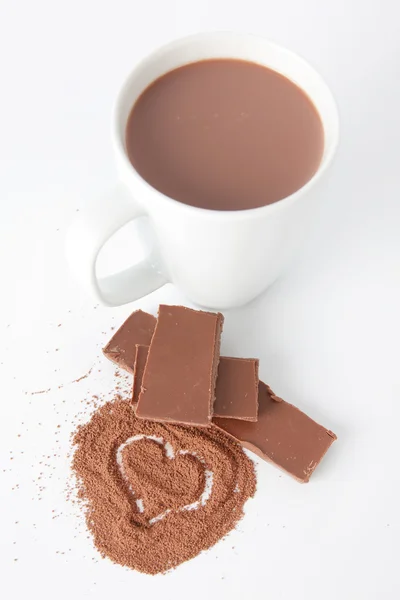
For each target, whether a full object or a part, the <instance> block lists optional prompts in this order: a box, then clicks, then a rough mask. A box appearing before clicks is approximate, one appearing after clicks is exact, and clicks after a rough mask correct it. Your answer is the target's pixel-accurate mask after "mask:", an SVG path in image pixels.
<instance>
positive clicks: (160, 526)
mask: <svg viewBox="0 0 400 600" xmlns="http://www.w3.org/2000/svg"><path fill="white" fill-rule="evenodd" d="M74 443H75V444H76V450H75V454H74V458H73V469H74V471H75V473H76V475H77V478H78V486H79V491H78V495H79V498H80V500H82V501H83V502H84V505H85V507H86V521H87V525H88V528H89V530H90V531H91V533H92V534H93V539H94V543H95V545H96V547H97V548H98V550H99V551H100V552H101V554H102V555H103V556H108V557H109V558H110V559H111V560H113V561H114V562H116V563H119V564H121V565H125V566H128V567H130V568H132V569H136V570H138V571H141V572H143V573H149V574H156V573H160V572H164V571H167V570H168V569H171V568H174V567H176V566H178V565H179V564H181V563H183V562H184V561H186V560H189V559H191V558H194V557H195V556H197V555H198V554H199V553H200V552H201V551H202V550H206V549H207V548H210V547H211V546H213V545H214V544H215V543H216V542H218V541H219V540H220V539H221V538H222V537H224V536H225V535H226V534H227V533H228V532H229V531H231V530H232V529H233V528H234V527H235V525H236V524H237V522H238V521H239V520H240V519H241V517H242V516H243V506H244V504H245V502H246V500H247V499H248V498H250V497H251V496H253V494H254V492H255V488H256V478H255V472H254V466H253V463H252V461H251V460H250V459H249V458H248V457H247V456H246V454H245V453H244V452H243V449H242V447H241V446H240V445H239V444H238V443H237V442H235V441H234V440H233V439H231V438H230V437H228V436H227V435H226V434H224V433H223V432H222V431H220V430H219V429H217V428H216V427H213V426H211V427H207V428H197V427H188V426H179V425H164V424H162V423H155V422H150V421H144V420H139V419H137V418H136V416H135V414H134V411H133V409H132V405H131V404H130V402H129V401H127V400H117V401H115V402H108V403H107V404H105V405H104V406H102V407H101V408H99V409H98V410H97V411H96V412H95V413H94V414H93V415H92V417H91V419H90V421H89V422H88V423H87V424H86V425H83V426H81V427H80V428H79V429H78V431H77V433H76V434H75V436H74Z"/></svg>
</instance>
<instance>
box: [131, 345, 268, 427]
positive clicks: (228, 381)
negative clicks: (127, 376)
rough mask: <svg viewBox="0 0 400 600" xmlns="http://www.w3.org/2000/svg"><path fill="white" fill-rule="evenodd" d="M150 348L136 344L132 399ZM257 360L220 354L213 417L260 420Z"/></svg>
mask: <svg viewBox="0 0 400 600" xmlns="http://www.w3.org/2000/svg"><path fill="white" fill-rule="evenodd" d="M148 351H149V349H148V347H146V346H136V361H135V370H134V374H133V392H132V400H133V403H134V404H135V403H136V402H137V399H138V397H139V394H140V388H141V386H142V380H143V373H144V369H145V366H146V360H147V354H148ZM257 412H258V360H256V359H253V358H229V357H226V356H221V358H220V361H219V365H218V377H217V383H216V387H215V402H214V416H224V417H226V418H231V419H244V420H246V421H257Z"/></svg>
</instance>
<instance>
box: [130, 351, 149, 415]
mask: <svg viewBox="0 0 400 600" xmlns="http://www.w3.org/2000/svg"><path fill="white" fill-rule="evenodd" d="M148 353H149V347H148V346H139V345H138V344H136V358H135V368H134V370H133V387H132V402H133V404H137V401H138V399H139V395H140V388H141V387H142V381H143V375H144V369H145V367H146V362H147V355H148Z"/></svg>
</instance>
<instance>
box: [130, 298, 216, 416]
mask: <svg viewBox="0 0 400 600" xmlns="http://www.w3.org/2000/svg"><path fill="white" fill-rule="evenodd" d="M222 324H223V316H222V315H221V314H220V313H210V312H203V311H198V310H192V309H190V308H186V307H184V306H165V305H161V306H160V308H159V311H158V320H157V325H156V328H155V331H154V335H153V338H152V340H151V344H150V349H149V354H148V357H147V363H146V367H145V370H144V375H143V382H142V388H141V392H140V395H139V400H138V405H137V409H136V415H137V416H138V417H142V418H144V419H152V420H153V421H169V422H172V423H184V424H188V425H209V424H210V422H211V417H212V414H213V405H214V399H215V381H216V378H217V372H218V363H219V348H220V339H221V331H222Z"/></svg>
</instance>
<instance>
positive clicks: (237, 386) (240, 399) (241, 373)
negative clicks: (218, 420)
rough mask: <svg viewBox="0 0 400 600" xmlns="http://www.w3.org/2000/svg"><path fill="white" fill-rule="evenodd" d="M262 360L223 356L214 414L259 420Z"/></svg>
mask: <svg viewBox="0 0 400 600" xmlns="http://www.w3.org/2000/svg"><path fill="white" fill-rule="evenodd" d="M257 414H258V360H256V359H253V358H230V357H225V356H224V357H221V360H220V362H219V367H218V377H217V385H216V389H215V403H214V417H225V418H230V419H243V420H244V421H257Z"/></svg>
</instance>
